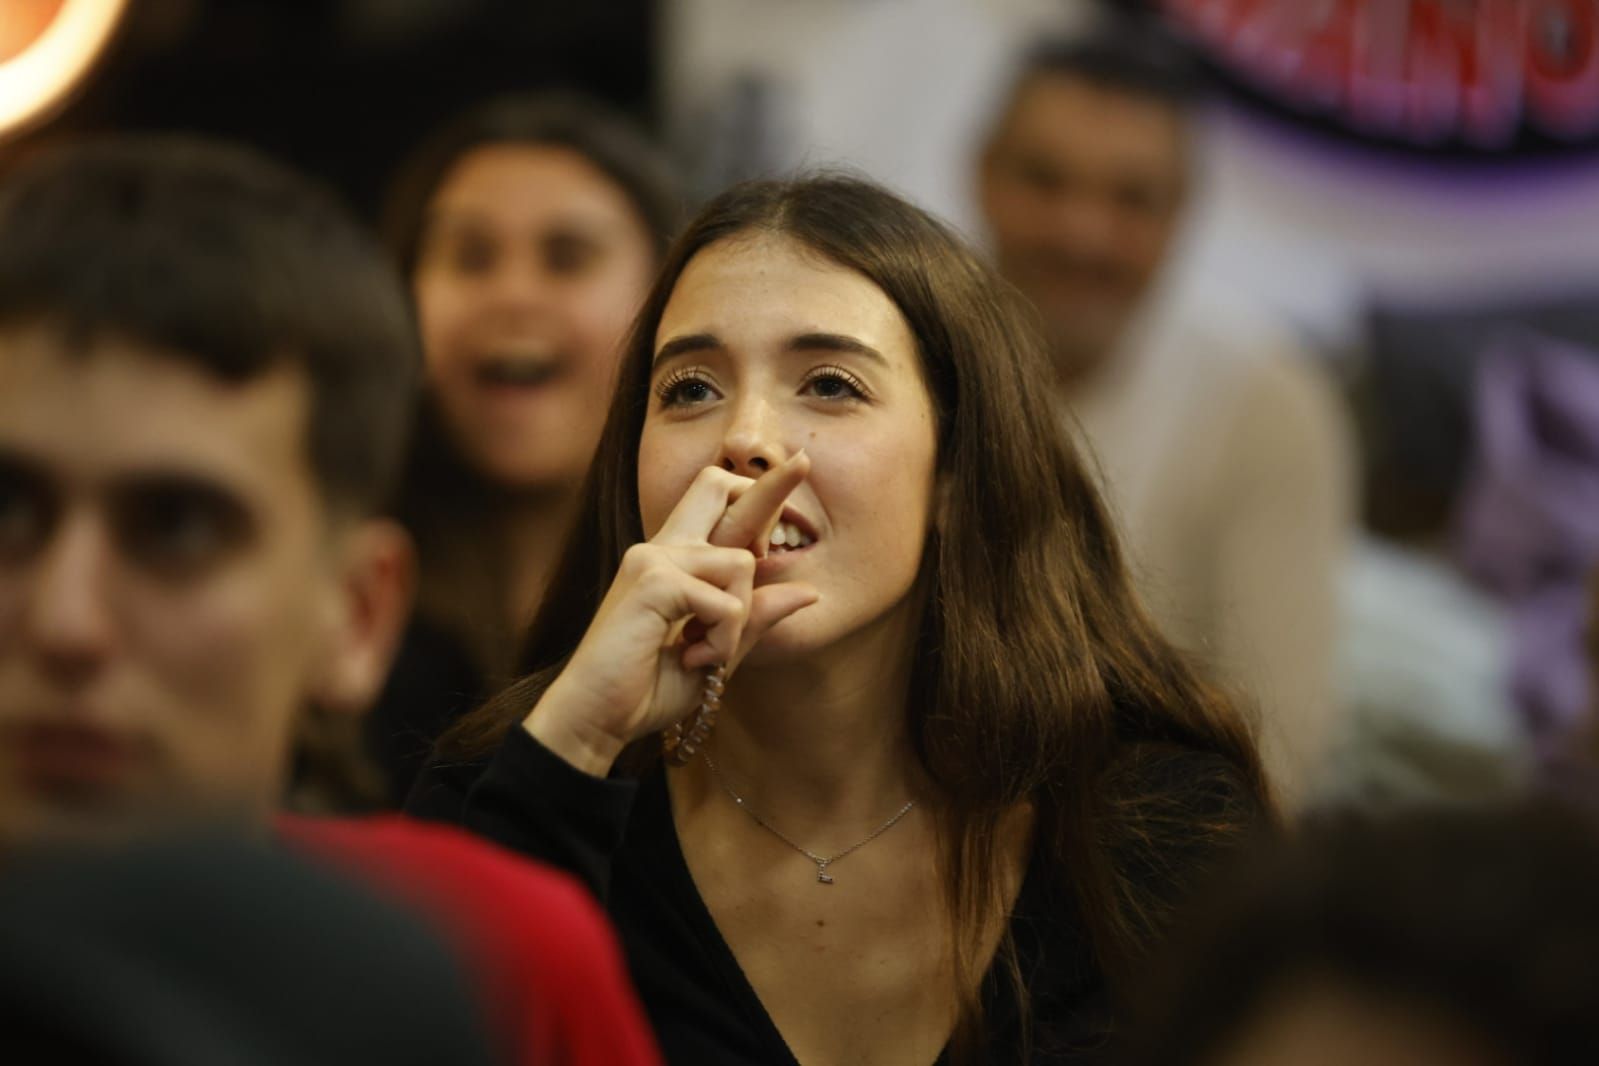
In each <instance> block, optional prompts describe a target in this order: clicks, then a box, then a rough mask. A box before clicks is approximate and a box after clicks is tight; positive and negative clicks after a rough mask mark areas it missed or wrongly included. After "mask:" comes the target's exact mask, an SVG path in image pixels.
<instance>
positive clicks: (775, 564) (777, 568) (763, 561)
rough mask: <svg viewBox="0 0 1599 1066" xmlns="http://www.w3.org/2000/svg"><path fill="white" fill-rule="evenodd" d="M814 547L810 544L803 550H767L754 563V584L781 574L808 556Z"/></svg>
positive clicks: (813, 544) (814, 545)
mask: <svg viewBox="0 0 1599 1066" xmlns="http://www.w3.org/2000/svg"><path fill="white" fill-rule="evenodd" d="M814 547H816V544H815V543H814V542H812V543H810V544H807V545H805V547H803V548H783V549H779V550H773V549H770V548H768V549H767V552H766V554H765V555H763V556H761V557H760V558H759V559H757V560H756V561H755V583H756V584H760V583H761V581H762V580H763V579H765V578H771V577H776V576H778V575H780V574H782V572H783V571H784V570H785V569H787V568H788V566H789V565H790V564H792V563H793V562H795V561H796V560H798V559H800V558H803V557H804V556H806V555H808V554H810V551H811V549H812V548H814Z"/></svg>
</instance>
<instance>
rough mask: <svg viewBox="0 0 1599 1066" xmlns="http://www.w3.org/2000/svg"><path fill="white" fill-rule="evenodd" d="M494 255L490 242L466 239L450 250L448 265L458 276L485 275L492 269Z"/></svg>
mask: <svg viewBox="0 0 1599 1066" xmlns="http://www.w3.org/2000/svg"><path fill="white" fill-rule="evenodd" d="M495 254H496V253H495V248H494V245H493V244H492V243H491V242H489V241H485V240H482V239H480V238H467V239H465V240H461V241H458V242H457V243H456V245H455V247H454V248H452V249H451V251H450V255H449V263H450V266H451V268H453V269H454V270H455V272H456V273H458V274H486V273H488V272H489V271H491V270H493V269H494V258H495Z"/></svg>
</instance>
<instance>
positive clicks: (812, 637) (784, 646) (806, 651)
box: [744, 608, 831, 667]
mask: <svg viewBox="0 0 1599 1066" xmlns="http://www.w3.org/2000/svg"><path fill="white" fill-rule="evenodd" d="M806 610H809V608H806ZM804 613H805V611H804V610H802V611H800V612H798V613H797V614H793V615H790V616H789V617H787V618H785V619H783V620H782V621H781V622H779V623H777V625H775V626H773V627H772V628H771V629H768V630H767V631H766V634H765V635H764V636H762V637H761V639H760V641H759V642H757V643H756V645H755V647H753V648H751V649H750V653H749V654H748V655H747V656H745V657H744V663H745V664H746V665H748V666H754V667H762V666H783V665H786V664H789V663H793V662H796V661H798V660H801V659H804V658H806V657H807V656H811V655H815V654H816V653H817V652H819V651H821V650H823V649H824V648H826V647H827V646H828V644H830V643H831V641H829V640H826V639H823V637H822V636H821V634H820V633H819V632H818V630H817V628H816V626H815V625H813V624H811V623H810V620H809V619H806V618H804V617H802V616H803V615H804Z"/></svg>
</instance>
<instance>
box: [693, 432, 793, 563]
mask: <svg viewBox="0 0 1599 1066" xmlns="http://www.w3.org/2000/svg"><path fill="white" fill-rule="evenodd" d="M810 471H811V458H810V456H808V455H806V454H805V449H803V448H801V449H800V450H799V451H797V452H795V453H794V454H793V455H791V456H789V457H788V458H787V459H786V460H784V461H783V462H781V463H779V464H778V465H777V466H774V467H773V468H772V469H770V470H768V471H767V472H766V473H764V474H762V475H761V476H760V477H759V478H757V479H756V481H755V484H753V485H751V486H750V487H749V488H748V489H745V490H744V492H743V493H741V494H740V495H739V498H738V499H736V500H734V501H733V504H732V506H730V507H729V508H728V509H727V512H726V513H725V514H723V515H722V520H721V521H720V522H718V523H717V524H716V528H714V529H712V530H711V535H710V538H709V539H710V542H711V543H712V544H713V545H715V546H717V547H720V548H750V549H751V550H752V551H754V552H755V554H756V555H765V554H766V541H767V539H768V538H769V537H770V536H771V532H772V527H773V526H774V525H776V524H777V520H778V519H779V518H780V517H782V514H783V504H784V503H786V502H787V501H788V497H789V493H791V492H793V491H794V490H795V489H797V488H799V486H800V482H802V481H804V480H805V475H806V474H809V473H810Z"/></svg>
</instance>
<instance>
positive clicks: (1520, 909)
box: [1130, 801, 1599, 1066]
mask: <svg viewBox="0 0 1599 1066" xmlns="http://www.w3.org/2000/svg"><path fill="white" fill-rule="evenodd" d="M1226 888H1227V891H1224V892H1221V893H1220V894H1219V896H1218V898H1217V899H1216V900H1215V901H1214V902H1213V906H1212V907H1211V908H1209V909H1207V910H1204V911H1202V913H1200V914H1198V915H1196V916H1194V920H1193V921H1192V922H1190V923H1189V928H1188V935H1187V937H1186V938H1185V939H1186V943H1185V944H1184V945H1183V948H1184V949H1185V950H1182V951H1179V952H1178V956H1179V961H1178V965H1177V966H1175V967H1174V970H1175V974H1174V975H1173V976H1172V977H1171V979H1170V980H1169V981H1167V982H1166V983H1165V987H1163V988H1162V987H1159V986H1160V985H1161V982H1159V981H1156V982H1155V984H1156V986H1157V989H1158V990H1157V991H1156V992H1155V993H1154V994H1153V997H1152V998H1153V1000H1154V1002H1153V1003H1152V1004H1150V1010H1149V1015H1150V1017H1149V1024H1148V1025H1147V1026H1146V1027H1144V1031H1145V1032H1146V1033H1148V1034H1150V1040H1149V1043H1148V1045H1147V1046H1146V1047H1145V1048H1143V1049H1141V1053H1140V1054H1138V1055H1135V1056H1134V1057H1133V1058H1132V1059H1131V1060H1130V1061H1131V1062H1133V1063H1136V1064H1140V1066H1175V1064H1177V1063H1189V1062H1201V1061H1208V1059H1209V1058H1210V1057H1211V1056H1212V1055H1213V1054H1215V1053H1217V1052H1218V1051H1220V1050H1221V1049H1222V1047H1223V1046H1224V1045H1225V1044H1227V1043H1228V1042H1230V1041H1231V1040H1232V1039H1233V1038H1235V1037H1236V1036H1238V1035H1240V1034H1241V1033H1242V1032H1243V1031H1244V1030H1245V1028H1246V1027H1247V1026H1248V1025H1249V1024H1250V1023H1252V1022H1254V1021H1256V1020H1257V1017H1258V1015H1259V1012H1261V1011H1262V1010H1264V1009H1267V1005H1268V1002H1269V1001H1270V999H1271V996H1272V994H1273V993H1274V992H1277V991H1279V990H1282V989H1283V988H1285V987H1288V986H1290V985H1291V983H1292V982H1293V981H1295V980H1296V979H1300V978H1309V979H1325V980H1327V981H1329V982H1331V983H1332V984H1333V985H1334V986H1335V987H1342V988H1348V989H1349V990H1351V991H1353V992H1356V993H1360V994H1366V995H1371V996H1374V997H1379V999H1380V1001H1381V1002H1398V1003H1399V1004H1401V1005H1409V1006H1413V1007H1414V1008H1416V1009H1418V1010H1421V1011H1425V1012H1428V1013H1430V1014H1431V1015H1433V1016H1437V1014H1438V1013H1440V1012H1441V1013H1442V1014H1443V1015H1444V1016H1445V1017H1447V1018H1450V1019H1455V1020H1457V1021H1458V1022H1459V1024H1460V1026H1461V1028H1462V1029H1464V1030H1465V1031H1467V1032H1471V1033H1475V1034H1478V1035H1479V1036H1480V1037H1481V1038H1482V1039H1483V1040H1484V1041H1485V1042H1488V1043H1489V1044H1490V1045H1492V1046H1497V1047H1498V1048H1499V1049H1500V1050H1501V1052H1502V1053H1504V1054H1505V1055H1507V1056H1508V1057H1509V1059H1510V1061H1514V1062H1522V1063H1549V1064H1562V1066H1563V1064H1565V1063H1572V1064H1576V1063H1579V1062H1580V1063H1590V1062H1594V1061H1596V1059H1595V1056H1596V1055H1599V825H1596V824H1595V822H1594V819H1593V818H1592V817H1591V815H1589V814H1587V813H1584V812H1582V811H1581V810H1580V809H1578V808H1565V807H1561V806H1557V805H1554V804H1552V803H1550V802H1549V801H1539V802H1531V801H1527V802H1524V803H1523V804H1522V805H1518V806H1516V807H1511V808H1505V809H1499V810H1471V809H1453V810H1433V811H1412V812H1409V813H1406V814H1402V815H1397V816H1393V817H1392V818H1390V819H1387V820H1383V821H1371V820H1366V819H1362V820H1355V819H1354V818H1353V817H1352V816H1343V817H1342V818H1341V819H1340V820H1339V821H1338V822H1336V823H1325V824H1322V825H1319V826H1317V825H1314V824H1313V825H1311V826H1309V827H1307V828H1306V829H1305V831H1304V832H1303V833H1302V834H1301V835H1300V836H1299V838H1298V839H1296V840H1295V841H1293V842H1292V843H1290V844H1288V845H1287V846H1286V847H1284V848H1282V849H1281V850H1279V851H1274V852H1271V853H1269V854H1266V855H1263V856H1259V857H1257V858H1256V861H1255V862H1253V863H1251V864H1249V865H1248V866H1247V867H1245V868H1243V869H1241V870H1239V871H1237V872H1236V877H1235V879H1234V880H1233V881H1232V883H1230V884H1229V885H1228V886H1226Z"/></svg>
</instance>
